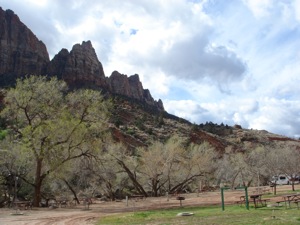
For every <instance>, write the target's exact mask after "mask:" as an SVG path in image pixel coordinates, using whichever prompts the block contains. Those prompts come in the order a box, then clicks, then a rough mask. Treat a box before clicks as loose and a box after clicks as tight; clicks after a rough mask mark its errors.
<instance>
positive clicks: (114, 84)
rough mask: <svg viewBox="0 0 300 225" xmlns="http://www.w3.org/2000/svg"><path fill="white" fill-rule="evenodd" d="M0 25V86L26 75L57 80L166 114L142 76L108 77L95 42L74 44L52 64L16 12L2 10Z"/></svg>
mask: <svg viewBox="0 0 300 225" xmlns="http://www.w3.org/2000/svg"><path fill="white" fill-rule="evenodd" d="M0 21H1V24H0V26H1V33H0V41H1V45H0V62H1V64H0V86H2V87H5V86H10V85H11V84H12V83H14V81H15V80H16V79H17V78H19V77H24V76H26V75H45V76H57V77H58V78H60V79H63V80H64V81H66V83H67V84H68V85H69V87H70V88H81V87H85V88H93V89H98V90H104V91H106V92H110V93H112V94H119V95H124V96H127V97H130V98H134V99H136V100H139V101H141V102H145V103H147V104H149V105H151V106H153V107H156V108H157V109H158V110H160V111H164V107H163V102H162V101H161V100H160V99H159V100H158V101H155V100H154V99H153V97H152V96H151V93H150V91H149V90H147V89H144V88H143V85H142V83H141V81H140V79H139V75H137V74H134V75H132V76H129V77H128V76H127V75H124V74H121V73H119V72H117V71H114V72H113V73H112V74H111V76H110V77H106V76H105V74H104V70H103V66H102V63H101V62H100V61H99V60H98V57H97V54H96V52H95V49H94V48H93V46H92V43H91V41H83V42H82V43H81V44H74V45H73V47H72V49H71V51H70V52H69V51H68V50H67V49H62V50H61V51H60V52H59V53H58V54H56V55H55V56H54V58H53V59H52V60H50V59H49V54H48V51H47V47H46V45H45V44H44V43H43V42H42V41H41V40H39V39H38V38H37V37H36V35H35V34H34V33H33V32H32V31H31V30H30V29H29V28H28V27H27V26H26V25H25V24H23V23H22V22H21V20H20V19H19V17H18V16H17V15H16V14H15V13H14V12H13V11H12V10H10V9H8V10H6V11H4V10H3V9H2V8H1V7H0Z"/></svg>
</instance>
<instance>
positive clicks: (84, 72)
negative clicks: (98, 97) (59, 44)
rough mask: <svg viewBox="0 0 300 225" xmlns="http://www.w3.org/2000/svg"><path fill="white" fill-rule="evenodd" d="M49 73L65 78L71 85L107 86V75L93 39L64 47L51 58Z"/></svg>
mask: <svg viewBox="0 0 300 225" xmlns="http://www.w3.org/2000/svg"><path fill="white" fill-rule="evenodd" d="M48 74H49V75H56V76H58V77H59V78H61V79H63V80H65V81H66V82H67V83H68V84H69V85H70V86H71V87H81V86H84V87H105V86H106V85H105V75H104V70H103V67H102V64H101V63H100V61H99V60H98V57H97V54H96V52H95V49H94V48H93V46H92V43H91V41H83V42H82V44H75V45H74V46H73V48H72V50H71V51H70V52H68V50H66V49H62V50H61V51H60V52H59V53H58V54H57V55H55V56H54V58H53V59H52V60H51V62H50V63H49V66H48Z"/></svg>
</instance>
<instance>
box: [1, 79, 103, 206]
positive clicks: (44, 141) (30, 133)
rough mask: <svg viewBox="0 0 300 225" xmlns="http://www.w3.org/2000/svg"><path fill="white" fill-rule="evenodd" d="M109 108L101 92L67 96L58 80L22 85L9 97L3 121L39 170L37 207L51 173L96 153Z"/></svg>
mask: <svg viewBox="0 0 300 225" xmlns="http://www.w3.org/2000/svg"><path fill="white" fill-rule="evenodd" d="M108 105H109V104H108V103H107V102H106V101H104V99H103V97H102V96H101V94H100V93H99V92H97V91H92V90H78V91H74V92H70V93H67V86H66V83H65V82H63V81H59V80H57V79H56V78H51V79H49V80H48V79H47V78H46V77H41V76H31V77H29V78H26V79H19V80H17V84H16V86H15V87H14V88H11V89H9V90H8V91H7V93H6V95H5V99H4V110H3V111H2V112H1V116H2V117H3V118H4V119H5V120H6V122H7V123H8V124H9V128H10V129H11V131H13V132H14V135H15V136H14V138H15V141H16V142H18V143H20V144H21V146H22V152H24V153H26V154H28V155H29V156H30V157H31V160H32V161H33V162H34V164H35V165H34V168H33V171H34V178H33V179H32V180H33V182H32V185H33V186H34V206H39V202H40V200H41V188H42V184H43V181H44V180H45V178H46V177H47V176H48V175H49V174H50V173H53V172H55V171H57V170H58V169H59V168H61V167H62V166H63V165H64V164H65V163H66V162H68V161H70V160H73V159H76V158H79V157H83V156H88V155H90V154H92V153H93V151H94V149H93V146H94V145H93V143H94V142H96V141H99V139H100V138H101V135H102V133H103V132H104V131H105V130H106V128H107V125H106V124H107V115H108V108H109V107H108ZM24 179H25V178H24ZM28 180H30V179H28Z"/></svg>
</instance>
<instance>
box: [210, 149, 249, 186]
mask: <svg viewBox="0 0 300 225" xmlns="http://www.w3.org/2000/svg"><path fill="white" fill-rule="evenodd" d="M247 154H248V153H247V152H236V151H235V150H233V149H231V148H227V149H226V153H225V154H224V155H223V157H222V159H221V160H220V161H219V165H218V170H217V172H216V176H217V179H219V180H223V181H225V183H228V182H229V183H230V187H231V188H235V186H236V185H237V183H239V185H243V186H250V185H251V183H252V181H253V178H254V176H253V174H252V173H251V172H250V168H249V165H248V164H247Z"/></svg>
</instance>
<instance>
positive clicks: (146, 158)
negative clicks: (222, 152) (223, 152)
mask: <svg viewBox="0 0 300 225" xmlns="http://www.w3.org/2000/svg"><path fill="white" fill-rule="evenodd" d="M138 154H139V158H138V159H139V164H140V169H139V173H140V174H142V177H143V180H144V182H143V183H144V184H148V186H150V188H151V192H152V195H153V196H158V194H159V191H161V190H163V191H167V192H169V193H174V192H180V191H182V190H183V189H184V188H185V187H187V186H188V185H189V184H191V183H192V182H194V181H195V180H196V179H197V178H198V177H201V176H204V175H205V174H207V173H212V170H213V168H214V165H215V164H213V163H211V161H212V160H213V159H215V156H216V154H215V151H214V149H213V148H212V147H211V146H209V145H208V144H207V143H204V144H202V145H195V144H191V145H189V146H187V145H186V140H185V139H183V138H180V137H178V136H177V135H174V136H172V137H171V138H170V139H169V140H168V141H167V142H166V143H160V142H157V141H156V142H154V143H152V144H151V145H150V146H149V147H148V148H143V149H140V150H139V153H138ZM144 186H145V185H144Z"/></svg>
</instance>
